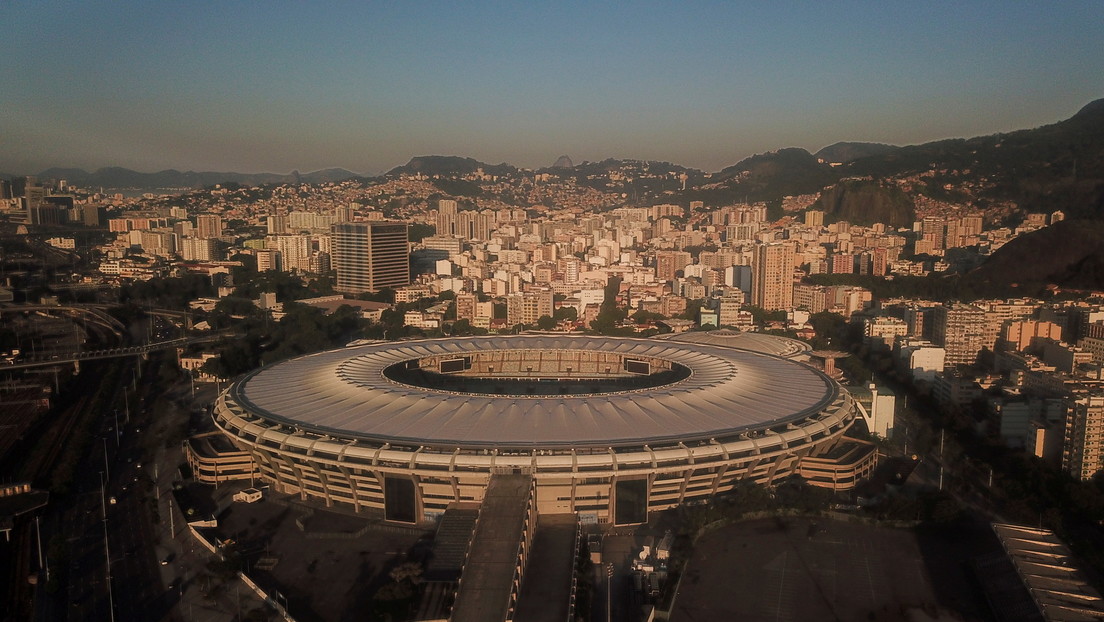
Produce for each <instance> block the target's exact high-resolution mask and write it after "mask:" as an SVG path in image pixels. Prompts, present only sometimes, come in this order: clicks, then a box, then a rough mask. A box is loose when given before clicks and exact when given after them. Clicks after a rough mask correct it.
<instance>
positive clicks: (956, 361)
mask: <svg viewBox="0 0 1104 622" xmlns="http://www.w3.org/2000/svg"><path fill="white" fill-rule="evenodd" d="M986 329H987V321H986V317H985V311H982V310H981V309H979V308H977V307H975V306H973V305H964V304H953V305H941V306H938V307H936V308H935V311H934V313H933V314H932V340H933V341H934V342H935V344H936V345H939V346H943V349H944V350H946V351H947V356H946V358H945V359H944V364H945V365H946V366H947V367H953V366H955V365H972V364H973V363H975V362H977V357H978V353H979V352H981V350H982V349H983V348H985V346H986V344H985V340H986V332H987V330H986Z"/></svg>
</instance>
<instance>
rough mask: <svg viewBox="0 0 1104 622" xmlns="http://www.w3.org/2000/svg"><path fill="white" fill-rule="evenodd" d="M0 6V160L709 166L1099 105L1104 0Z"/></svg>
mask: <svg viewBox="0 0 1104 622" xmlns="http://www.w3.org/2000/svg"><path fill="white" fill-rule="evenodd" d="M469 4H470V3H460V2H441V3H422V2H394V3H388V4H383V3H380V4H375V3H367V2H349V3H305V2H295V3H290V2H289V3H284V2H256V3H249V2H221V1H220V2H216V1H213V0H212V1H203V0H187V1H179V2H148V1H147V0H143V1H140V2H138V1H136V2H123V1H115V2H102V3H101V2H92V1H82V2H49V1H33V2H32V1H22V0H2V1H0V24H4V28H3V31H4V35H3V37H2V39H0V49H2V52H0V172H5V173H34V172H37V171H38V170H41V169H43V168H46V167H49V166H73V167H81V168H86V169H95V168H98V167H101V166H125V167H128V168H133V169H136V170H140V171H156V170H161V169H165V168H177V169H181V170H220V171H229V170H234V171H240V172H259V171H271V172H279V173H285V172H288V171H290V170H292V169H299V170H301V171H310V170H315V169H319V168H325V167H331V166H336V167H344V168H347V169H350V170H353V171H356V172H361V173H363V172H367V173H379V172H382V171H385V170H387V169H389V168H391V167H393V166H397V165H399V164H403V163H405V162H406V161H407V160H408V159H409V158H410V157H411V156H415V155H427V154H443V155H464V156H471V157H474V158H476V159H479V160H482V161H485V162H491V163H498V162H509V163H511V164H515V165H518V166H524V167H540V166H548V165H551V164H552V162H553V161H555V159H556V157H557V156H559V155H561V154H567V155H569V156H570V157H571V158H572V159H573V160H574V161H575V162H576V163H578V162H581V161H583V160H600V159H603V158H606V157H619V158H640V159H656V160H668V161H672V162H677V163H680V164H684V165H687V166H693V167H698V168H702V169H704V170H708V171H715V170H719V169H720V168H722V167H724V166H727V165H729V164H733V163H735V162H736V161H738V160H740V159H742V158H744V157H746V156H748V155H751V154H753V153H758V152H762V151H767V150H771V149H778V148H781V147H789V146H796V147H804V148H806V149H808V150H810V151H816V150H817V149H819V148H821V147H824V146H825V145H828V144H831V143H834V142H837V141H842V140H857V141H874V142H888V143H893V144H912V143H917V142H924V141H928V140H934V139H939V138H946V137H953V136H976V135H980V134H988V133H993V132H998V131H1005V130H1012V129H1021V128H1028V127H1036V126H1039V125H1044V124H1047V123H1052V122H1054V121H1058V120H1061V119H1064V118H1067V117H1069V116H1071V115H1072V114H1074V113H1075V112H1076V111H1077V110H1078V109H1079V108H1080V107H1081V106H1083V105H1084V104H1086V103H1088V102H1089V101H1091V100H1094V99H1098V98H1101V97H1104V2H1101V1H1100V0H1089V1H1084V2H1076V1H1068V2H1067V1H1062V2H1019V1H1013V2H1007V1H999V2H998V1H993V2H980V1H978V2H953V3H952V2H938V3H936V2H921V3H903V2H897V3H891V4H892V6H890V7H885V6H882V5H883V3H878V2H869V3H858V2H817V3H812V2H802V3H793V4H790V3H785V2H747V3H744V2H716V3H691V4H688V5H683V4H681V3H673V2H669V3H618V4H602V5H600V6H594V5H595V4H597V3H590V2H586V3H574V2H556V3H535V2H534V3H528V2H502V3H480V4H478V5H470V6H469Z"/></svg>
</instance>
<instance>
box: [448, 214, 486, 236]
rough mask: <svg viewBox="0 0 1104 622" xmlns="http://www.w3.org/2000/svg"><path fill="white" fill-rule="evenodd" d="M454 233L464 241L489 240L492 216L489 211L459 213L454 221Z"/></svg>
mask: <svg viewBox="0 0 1104 622" xmlns="http://www.w3.org/2000/svg"><path fill="white" fill-rule="evenodd" d="M456 222H457V225H456V233H457V234H458V235H459V236H460V237H462V238H464V239H465V240H489V239H491V230H492V229H493V228H494V215H493V213H492V212H491V211H489V210H484V211H482V212H474V211H468V212H460V213H459V214H458V215H457V219H456Z"/></svg>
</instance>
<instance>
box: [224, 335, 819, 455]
mask: <svg viewBox="0 0 1104 622" xmlns="http://www.w3.org/2000/svg"><path fill="white" fill-rule="evenodd" d="M492 350H512V351H517V350H533V351H557V350H577V351H590V352H599V351H600V352H609V353H616V354H620V355H624V356H627V357H634V356H639V357H654V358H658V359H664V360H668V361H672V362H675V363H678V364H680V365H683V366H685V367H687V368H689V369H690V371H691V374H690V376H689V377H688V378H685V379H683V380H680V381H678V382H675V383H672V384H667V385H662V386H658V387H652V388H647V389H634V390H627V391H621V392H614V393H598V394H588V395H538V396H514V395H486V394H473V393H459V392H454V391H446V390H440V389H432V388H423V387H417V386H412V385H408V384H402V383H399V382H396V381H393V380H390V379H388V378H386V377H385V376H384V375H383V370H384V369H385V368H387V367H389V366H391V365H395V364H397V363H401V362H403V361H409V360H413V359H421V358H426V357H432V356H440V355H460V356H463V355H464V354H467V353H479V352H488V351H492ZM838 393H839V387H838V385H837V384H836V383H835V382H834V381H832V380H831V379H829V378H827V377H826V376H825V375H824V374H822V373H820V372H819V371H817V370H815V369H812V368H811V367H808V366H805V365H802V364H799V363H795V362H793V361H789V360H786V359H784V358H780V357H777V356H772V355H767V354H762V353H758V352H752V351H748V350H739V349H733V348H726V347H716V346H712V345H707V344H701V343H681V342H676V341H672V340H655V339H622V338H612V337H590V336H570V335H563V336H560V335H536V336H530V335H523V336H491V337H469V338H450V339H430V340H420V341H404V342H389V343H376V344H370V345H361V346H355V347H349V348H345V349H341V350H332V351H328V352H321V353H318V354H312V355H307V356H303V357H300V358H296V359H291V360H288V361H284V362H281V363H277V364H275V365H271V366H268V367H264V368H261V369H260V370H257V371H255V372H253V373H252V374H249V375H248V376H246V377H245V378H243V379H242V380H240V381H239V382H237V383H235V385H233V386H232V387H231V389H230V391H229V394H228V395H227V399H228V400H229V401H232V402H236V403H237V404H238V405H239V406H241V407H242V408H244V409H245V410H247V411H249V412H250V413H252V414H254V415H256V416H259V417H262V418H264V419H267V420H270V421H274V422H279V423H282V424H285V425H288V426H291V427H295V428H301V429H304V430H309V431H312V432H315V433H321V434H327V435H330V436H334V437H337V438H361V439H366V440H372V441H377V442H380V441H382V442H393V443H398V444H413V445H415V446H418V445H425V446H437V447H441V446H450V447H452V446H454V447H458V448H459V447H464V448H467V447H485V448H487V447H503V448H527V449H535V448H552V447H564V446H572V447H607V446H608V447H615V446H626V445H640V444H646V443H650V442H660V441H666V442H675V441H683V440H685V441H691V440H707V439H709V438H713V437H721V436H726V435H732V434H736V433H739V432H740V431H742V430H755V429H763V428H766V427H770V426H774V425H778V424H783V423H786V422H789V421H795V422H796V421H799V420H801V419H804V418H806V417H809V416H812V415H814V414H816V413H817V412H819V411H820V410H822V409H824V408H826V407H827V406H828V405H829V404H831V403H832V402H833V401H834V400H835V399H836V398H837V396H838Z"/></svg>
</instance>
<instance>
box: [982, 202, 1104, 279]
mask: <svg viewBox="0 0 1104 622" xmlns="http://www.w3.org/2000/svg"><path fill="white" fill-rule="evenodd" d="M966 279H967V280H969V281H972V282H975V283H1016V284H1018V285H1020V286H1021V287H1024V288H1025V291H1030V290H1031V289H1037V288H1041V287H1043V286H1045V285H1048V284H1055V285H1059V286H1062V287H1068V288H1079V289H1099V290H1104V222H1100V221H1086V220H1064V221H1062V222H1058V223H1055V224H1053V225H1051V226H1049V227H1045V228H1043V229H1039V230H1038V231H1033V232H1031V233H1028V234H1026V235H1022V236H1020V237H1018V238H1016V239H1015V240H1012V241H1011V242H1009V243H1008V244H1005V245H1004V246H1002V247H1001V248H1000V249H998V250H997V251H996V252H995V253H993V255H992V257H990V258H989V259H988V260H987V261H986V262H985V263H984V264H982V265H981V266H979V267H978V268H976V269H975V270H974V271H972V272H970V273H969V274H968V275H966Z"/></svg>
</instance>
